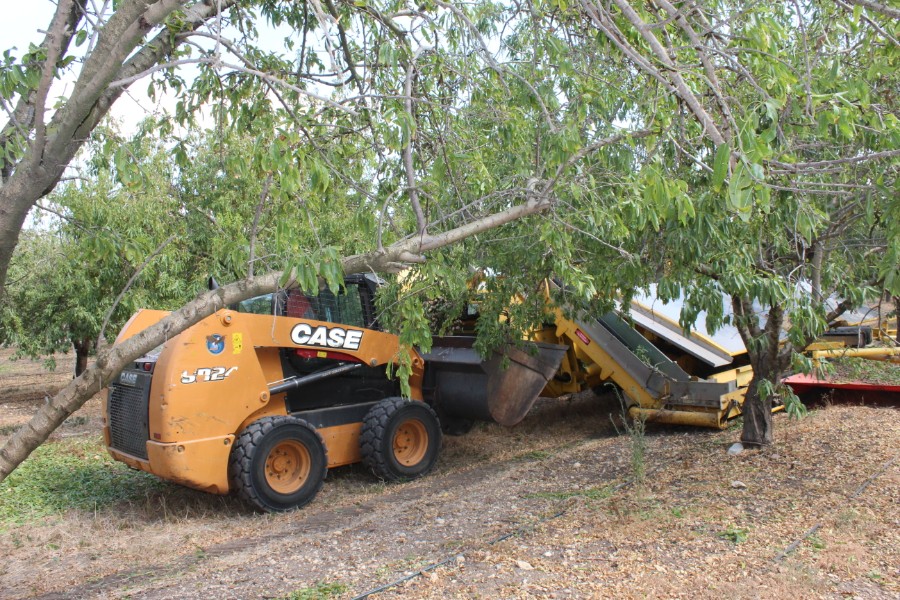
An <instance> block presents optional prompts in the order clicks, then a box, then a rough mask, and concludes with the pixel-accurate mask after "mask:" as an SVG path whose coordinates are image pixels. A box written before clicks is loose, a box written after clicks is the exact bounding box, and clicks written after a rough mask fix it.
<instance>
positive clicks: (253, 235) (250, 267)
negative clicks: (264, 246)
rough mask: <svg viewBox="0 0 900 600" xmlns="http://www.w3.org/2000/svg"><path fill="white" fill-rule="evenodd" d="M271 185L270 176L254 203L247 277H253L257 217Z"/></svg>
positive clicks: (257, 226) (257, 225)
mask: <svg viewBox="0 0 900 600" xmlns="http://www.w3.org/2000/svg"><path fill="white" fill-rule="evenodd" d="M271 185H272V174H271V173H269V176H268V177H266V180H265V182H263V189H262V191H261V192H260V193H259V202H257V203H256V212H255V213H254V215H253V226H252V227H251V228H250V260H249V261H248V266H247V277H253V266H254V264H255V263H256V233H257V230H258V228H259V217H260V215H262V211H263V206H265V204H266V200H267V199H268V197H269V186H271Z"/></svg>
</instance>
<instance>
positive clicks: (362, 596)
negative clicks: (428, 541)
mask: <svg viewBox="0 0 900 600" xmlns="http://www.w3.org/2000/svg"><path fill="white" fill-rule="evenodd" d="M658 468H659V467H657V468H656V469H652V470H651V471H650V472H648V473H647V475H649V474H650V473H652V472H653V471H656V470H657V469H658ZM634 481H635V480H634V478H632V479H627V480H625V481H623V482H622V483H620V484H618V485H617V486H615V487H613V489H612V491H611V492H610V493H611V494H614V493H615V492H618V491H619V490H621V489H622V488H624V487H627V486H629V485H631V484H632V483H634ZM569 508H571V507H566V508H564V509H562V510H560V511H558V512H556V513H554V514H552V515H549V516H546V517H542V518H540V519H538V520H537V521H535V522H534V523H531V524H530V525H523V526H522V527H519V528H518V529H516V530H515V531H511V532H509V533H505V534H503V535H501V536H500V537H498V538H495V539H493V540H491V541H490V542H488V543H487V545H488V546H493V545H495V544H499V543H500V542H503V541H506V540H508V539H510V538H514V537H517V536H519V535H521V534H523V533H525V532H526V531H530V530H532V529H534V528H535V527H537V526H538V525H541V524H543V523H546V522H548V521H553V520H554V519H558V518H560V517H562V516H563V515H565V514H566V513H568V512H569ZM464 555H465V552H460V553H459V554H454V555H453V556H448V557H447V558H445V559H443V560H441V561H439V562H436V563H433V564H431V565H428V566H427V567H425V568H423V569H419V570H418V571H416V572H415V573H410V574H409V575H407V576H406V577H401V578H400V579H397V580H395V581H392V582H390V583H386V584H384V585H382V586H379V587H377V588H374V589H371V590H369V591H368V592H363V593H362V594H360V595H359V596H355V597H354V598H353V600H363V599H365V598H368V597H369V596H373V595H375V594H380V593H381V592H384V591H387V590H389V589H391V588H393V587H396V586H398V585H401V584H403V583H406V582H407V581H410V580H411V579H415V578H417V577H421V576H422V575H424V574H425V573H427V572H429V571H433V570H435V569H437V568H438V567H442V566H444V565H446V564H447V563H449V562H452V561H455V560H457V559H459V558H462V557H463V556H464Z"/></svg>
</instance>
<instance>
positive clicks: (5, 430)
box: [0, 425, 22, 435]
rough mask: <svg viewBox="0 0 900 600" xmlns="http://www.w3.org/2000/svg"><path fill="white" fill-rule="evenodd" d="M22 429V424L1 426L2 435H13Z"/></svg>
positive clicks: (0, 432)
mask: <svg viewBox="0 0 900 600" xmlns="http://www.w3.org/2000/svg"><path fill="white" fill-rule="evenodd" d="M20 429H22V426H21V425H3V426H0V435H12V434H14V433H15V432H17V431H18V430H20Z"/></svg>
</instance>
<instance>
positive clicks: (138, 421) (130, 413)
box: [108, 371, 151, 460]
mask: <svg viewBox="0 0 900 600" xmlns="http://www.w3.org/2000/svg"><path fill="white" fill-rule="evenodd" d="M125 373H128V374H131V373H134V374H135V375H136V376H137V377H136V379H135V380H134V381H135V383H134V385H126V384H123V383H121V381H123V379H122V378H120V380H119V382H118V383H113V384H111V385H110V386H109V389H110V393H109V406H108V414H109V433H110V438H111V443H110V446H111V447H113V448H115V449H116V450H119V451H121V452H125V453H126V454H131V455H132V456H137V457H138V458H143V459H145V460H146V458H147V440H149V439H150V425H149V423H148V420H149V419H148V416H147V402H148V399H149V397H150V379H151V375H150V374H149V373H144V372H141V371H136V372H134V371H131V372H129V371H126V372H125ZM123 375H124V373H123ZM132 377H133V376H132Z"/></svg>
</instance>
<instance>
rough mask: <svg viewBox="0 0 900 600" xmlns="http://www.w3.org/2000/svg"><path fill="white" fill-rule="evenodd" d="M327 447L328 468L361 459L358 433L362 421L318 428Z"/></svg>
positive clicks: (360, 429)
mask: <svg viewBox="0 0 900 600" xmlns="http://www.w3.org/2000/svg"><path fill="white" fill-rule="evenodd" d="M318 432H319V435H321V436H322V439H323V440H325V447H326V448H327V449H328V468H329V469H330V468H332V467H340V466H343V465H350V464H353V463H357V462H359V461H361V460H362V455H361V454H360V450H359V434H360V433H361V432H362V423H349V424H347V425H336V426H334V427H323V428H322V429H319V430H318Z"/></svg>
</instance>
